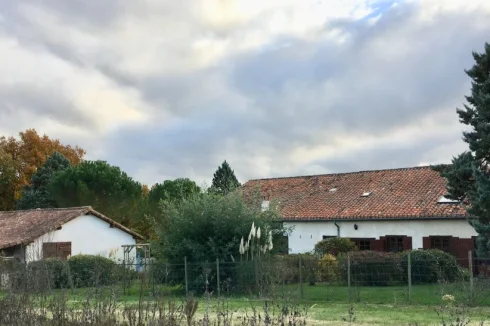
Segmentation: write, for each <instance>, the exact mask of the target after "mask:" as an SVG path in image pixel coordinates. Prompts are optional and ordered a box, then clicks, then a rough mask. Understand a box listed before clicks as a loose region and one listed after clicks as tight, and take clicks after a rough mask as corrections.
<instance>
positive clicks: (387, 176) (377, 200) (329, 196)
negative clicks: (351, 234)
mask: <svg viewBox="0 0 490 326" xmlns="http://www.w3.org/2000/svg"><path fill="white" fill-rule="evenodd" d="M334 188H335V189H336V190H332V189H334ZM254 189H257V190H260V192H261V194H262V196H264V197H266V198H267V199H269V200H272V201H273V200H277V201H278V202H279V209H280V212H281V215H282V217H283V218H284V219H285V220H334V219H380V218H383V219H407V218H465V217H467V213H466V211H465V209H464V208H463V207H462V206H461V205H459V204H448V203H438V199H439V198H440V196H442V195H444V194H445V193H446V180H445V179H444V178H442V177H441V176H440V175H439V173H438V172H436V171H434V170H432V168H431V167H429V166H424V167H413V168H400V169H392V170H378V171H362V172H353V173H338V174H326V175H314V176H303V177H287V178H273V179H260V180H250V181H248V182H247V183H245V184H244V185H243V190H244V192H245V193H246V192H248V191H254ZM364 192H371V194H370V195H369V196H367V197H362V194H363V193H364Z"/></svg>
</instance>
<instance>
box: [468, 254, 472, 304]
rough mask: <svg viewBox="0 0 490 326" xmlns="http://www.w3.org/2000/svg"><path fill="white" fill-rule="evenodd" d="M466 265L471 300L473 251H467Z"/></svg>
mask: <svg viewBox="0 0 490 326" xmlns="http://www.w3.org/2000/svg"><path fill="white" fill-rule="evenodd" d="M468 267H469V270H470V297H471V299H472V300H473V252H472V251H471V250H470V251H468Z"/></svg>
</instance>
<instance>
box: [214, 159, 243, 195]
mask: <svg viewBox="0 0 490 326" xmlns="http://www.w3.org/2000/svg"><path fill="white" fill-rule="evenodd" d="M238 187H240V182H238V180H237V178H236V176H235V172H234V171H233V170H232V169H231V167H230V165H229V164H228V162H226V160H225V161H224V162H223V163H222V164H221V166H220V167H218V169H217V170H216V172H215V173H214V176H213V183H212V185H211V190H212V191H213V192H215V193H217V194H221V195H226V194H228V193H229V192H231V191H233V190H235V189H236V188H238Z"/></svg>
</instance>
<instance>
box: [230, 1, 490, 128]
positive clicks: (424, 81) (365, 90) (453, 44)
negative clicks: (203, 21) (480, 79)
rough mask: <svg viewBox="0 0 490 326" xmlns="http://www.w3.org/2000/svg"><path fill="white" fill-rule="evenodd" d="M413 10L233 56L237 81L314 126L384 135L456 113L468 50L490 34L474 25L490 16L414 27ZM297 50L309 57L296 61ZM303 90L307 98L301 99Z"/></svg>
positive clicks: (440, 20) (404, 8) (469, 60)
mask: <svg viewBox="0 0 490 326" xmlns="http://www.w3.org/2000/svg"><path fill="white" fill-rule="evenodd" d="M414 14H415V11H414V9H413V7H411V6H408V5H404V6H399V9H396V10H395V9H392V10H390V11H389V12H388V13H386V14H385V16H383V17H382V18H381V19H380V21H379V22H378V23H377V24H376V25H374V26H372V27H369V25H368V24H367V23H364V24H363V25H362V28H361V26H360V23H355V24H353V25H357V26H354V27H352V26H351V27H350V29H349V25H347V24H346V22H344V24H343V25H342V27H343V28H344V29H345V30H347V31H349V32H350V33H352V34H351V35H352V36H351V37H350V39H349V40H348V41H347V42H345V43H344V44H342V45H338V44H336V43H335V41H331V42H330V43H328V42H326V43H320V44H318V43H313V44H308V43H306V42H304V41H296V42H294V43H293V45H291V46H289V47H287V48H276V49H275V50H272V51H269V52H266V53H262V54H259V55H249V56H245V57H243V58H241V59H239V60H236V59H233V60H234V61H237V62H238V63H237V64H236V68H235V71H234V74H233V77H232V80H233V83H234V85H235V86H236V87H237V88H238V89H239V90H240V91H242V92H244V93H245V94H247V95H248V96H249V97H254V98H255V100H256V101H257V102H258V105H260V106H262V107H266V108H268V110H272V111H274V113H275V116H277V117H279V119H280V117H281V116H283V115H281V113H283V112H285V111H286V112H287V111H288V110H290V111H291V112H292V113H294V114H298V115H300V114H304V115H305V116H304V117H302V119H301V121H302V122H303V123H306V124H309V126H310V127H312V128H319V127H320V126H324V127H328V126H329V125H332V124H334V125H341V126H342V127H343V128H345V129H347V130H355V131H356V132H375V133H377V132H379V131H382V132H386V131H388V130H390V129H393V128H397V127H399V126H401V125H403V124H406V123H408V122H414V121H417V119H420V118H421V117H423V116H425V115H427V114H429V113H430V112H431V110H437V109H440V107H443V106H448V110H454V108H452V107H450V106H451V105H452V104H453V103H454V99H455V96H456V95H457V96H459V97H460V98H461V99H462V95H463V92H465V91H466V89H465V88H464V87H466V86H467V83H466V80H467V77H466V75H465V74H464V71H463V69H464V68H467V67H469V66H470V65H471V64H472V58H471V52H470V51H471V50H472V49H474V47H475V45H480V46H481V45H482V44H483V43H484V42H485V40H486V38H487V37H488V33H489V32H490V29H489V28H487V29H480V28H478V27H477V24H475V25H473V23H475V21H480V22H481V21H484V20H488V19H489V18H490V16H488V15H484V14H481V15H478V14H476V13H473V14H466V15H464V14H461V15H459V16H455V15H446V16H443V17H439V18H438V19H437V20H436V21H434V22H432V23H430V24H429V23H426V24H424V25H422V26H416V25H415V24H414V22H413V15H414ZM411 25H413V26H411ZM473 26H474V27H473ZM441 36H442V37H441ZM377 44H379V45H377ZM305 48H309V49H305ZM298 52H300V53H301V52H310V53H312V54H311V55H310V56H307V57H300V58H296V57H298V56H296V57H295V54H297V53H298ZM324 83H327V84H328V85H330V87H328V88H327V89H325V88H324V87H322V86H323V84H324ZM328 90H330V91H331V93H330V94H329V93H326V92H327V91H328ZM300 94H303V95H304V97H303V98H302V100H300V101H297V100H296V99H297V97H298V96H301V95H300ZM307 97H312V98H314V99H315V100H316V101H310V100H309V99H308V98H307ZM278 104H279V105H278ZM303 104H306V105H304V106H306V107H301V106H302V105H303ZM448 112H449V111H448ZM286 119H289V115H286ZM284 123H286V121H284Z"/></svg>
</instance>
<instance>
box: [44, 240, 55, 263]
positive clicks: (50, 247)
mask: <svg viewBox="0 0 490 326" xmlns="http://www.w3.org/2000/svg"><path fill="white" fill-rule="evenodd" d="M56 251H57V250H56V243H54V242H45V243H43V259H47V258H54V257H56Z"/></svg>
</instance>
